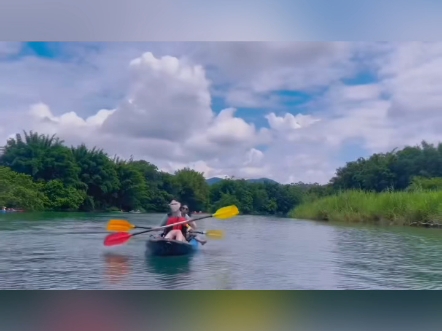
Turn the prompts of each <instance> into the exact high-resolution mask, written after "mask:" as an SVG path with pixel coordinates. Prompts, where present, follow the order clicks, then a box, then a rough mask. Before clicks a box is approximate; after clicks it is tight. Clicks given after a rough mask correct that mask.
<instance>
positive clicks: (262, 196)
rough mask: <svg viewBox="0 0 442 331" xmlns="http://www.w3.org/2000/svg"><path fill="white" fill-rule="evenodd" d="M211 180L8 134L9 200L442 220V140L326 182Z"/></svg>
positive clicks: (1, 175) (3, 193)
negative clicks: (174, 202) (174, 205)
mask: <svg viewBox="0 0 442 331" xmlns="http://www.w3.org/2000/svg"><path fill="white" fill-rule="evenodd" d="M211 184H212V185H209V183H208V181H207V180H206V179H205V178H204V176H203V174H202V173H199V172H196V171H194V170H191V169H188V168H184V169H181V170H179V171H177V172H175V173H174V174H169V173H166V172H163V171H160V170H159V169H158V168H157V167H156V166H155V165H153V164H151V163H149V162H147V161H144V160H133V159H132V158H131V159H129V160H121V159H119V158H117V157H110V156H109V155H108V154H106V153H105V152H104V151H103V150H101V149H97V148H92V149H90V148H88V147H86V146H85V145H84V144H82V145H80V146H76V147H68V146H66V145H65V144H64V142H63V141H62V140H60V139H59V138H57V137H56V136H47V135H40V134H38V133H34V132H29V133H27V132H24V134H23V135H20V134H17V135H16V137H15V138H13V139H9V140H8V141H7V143H6V145H5V146H4V147H3V148H2V149H1V155H0V205H2V206H6V207H10V208H23V209H25V210H57V211H111V210H124V211H130V210H135V209H139V210H142V211H147V212H165V211H167V204H168V203H169V202H170V200H172V199H177V200H179V201H182V202H183V203H186V204H188V205H189V207H190V209H191V210H192V211H214V210H216V209H218V208H220V207H222V206H225V205H229V204H235V205H237V206H238V208H239V209H240V211H241V212H242V213H243V214H268V215H281V216H285V215H287V214H288V215H289V216H291V217H297V218H306V219H316V220H331V221H349V222H387V223H394V224H411V225H412V224H418V225H419V224H427V225H428V224H430V222H438V221H442V144H439V145H437V146H434V145H430V144H427V143H426V142H423V143H422V144H421V145H420V146H415V147H406V148H404V149H402V150H398V151H392V152H389V153H384V154H374V155H372V156H371V157H369V158H367V159H364V158H360V159H358V160H356V161H354V162H348V163H347V164H346V165H345V166H344V167H342V168H339V169H337V171H336V176H335V177H333V178H332V179H331V180H330V182H329V183H328V184H326V185H319V184H316V183H315V184H305V183H293V184H290V185H281V184H278V183H276V182H272V181H253V180H236V179H233V178H230V179H218V178H217V179H216V180H214V181H212V183H211ZM293 208H294V209H293Z"/></svg>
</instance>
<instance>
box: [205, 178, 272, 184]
mask: <svg viewBox="0 0 442 331" xmlns="http://www.w3.org/2000/svg"><path fill="white" fill-rule="evenodd" d="M237 179H240V178H237ZM222 180H223V178H219V177H212V178H209V179H206V182H207V184H209V185H213V184H216V183H218V182H220V181H222ZM246 181H248V182H250V183H265V182H269V183H275V184H278V182H275V181H274V180H273V179H269V178H257V179H246Z"/></svg>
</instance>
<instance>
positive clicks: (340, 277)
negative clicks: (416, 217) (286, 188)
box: [0, 213, 442, 290]
mask: <svg viewBox="0 0 442 331" xmlns="http://www.w3.org/2000/svg"><path fill="white" fill-rule="evenodd" d="M162 216H163V215H160V214H127V213H125V214H121V213H120V214H82V213H73V214H67V213H59V214H55V213H42V214H14V215H12V214H9V215H4V214H3V215H0V238H1V240H0V289H317V290H319V289H442V231H441V230H430V229H415V228H402V227H376V226H348V225H332V224H327V223H321V222H312V221H305V220H293V219H281V218H272V217H259V216H240V217H237V218H234V219H232V220H225V221H219V220H215V219H208V220H203V221H201V222H200V223H198V224H199V226H200V227H201V228H202V229H222V230H224V231H225V232H226V238H225V239H224V240H222V241H210V242H208V243H207V244H206V245H205V246H204V247H202V249H201V251H200V252H198V253H196V254H195V255H192V256H189V257H168V258H154V257H150V256H146V254H145V239H146V237H145V236H144V235H141V236H138V237H134V238H133V239H132V240H131V241H130V243H129V244H127V245H125V246H119V247H112V248H106V247H104V246H103V245H102V242H103V238H104V236H105V235H106V234H107V233H106V232H105V225H106V223H107V221H108V220H109V219H111V218H125V219H128V220H130V221H131V222H132V223H135V224H137V225H140V226H152V225H157V224H158V223H159V221H160V219H161V218H162Z"/></svg>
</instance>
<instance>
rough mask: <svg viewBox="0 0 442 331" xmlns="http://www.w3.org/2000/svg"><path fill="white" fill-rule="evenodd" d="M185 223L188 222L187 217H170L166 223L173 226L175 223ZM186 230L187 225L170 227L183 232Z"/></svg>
mask: <svg viewBox="0 0 442 331" xmlns="http://www.w3.org/2000/svg"><path fill="white" fill-rule="evenodd" d="M185 221H187V219H186V218H185V217H180V216H175V217H169V219H168V220H167V222H166V225H172V224H175V223H180V222H185ZM184 228H186V224H179V225H175V226H173V227H170V228H169V229H171V230H181V231H183V229H184Z"/></svg>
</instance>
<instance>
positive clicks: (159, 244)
mask: <svg viewBox="0 0 442 331" xmlns="http://www.w3.org/2000/svg"><path fill="white" fill-rule="evenodd" d="M199 245H200V244H199V243H198V242H197V241H196V240H195V239H192V240H190V242H187V241H176V240H169V239H164V238H162V237H153V238H150V239H149V240H148V241H147V243H146V247H147V249H148V251H149V252H150V253H151V254H152V255H156V256H176V255H188V254H191V253H193V252H195V251H197V250H198V248H199Z"/></svg>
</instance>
